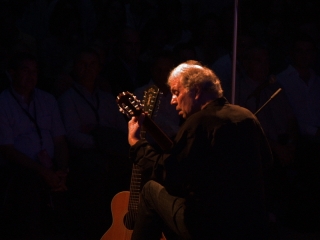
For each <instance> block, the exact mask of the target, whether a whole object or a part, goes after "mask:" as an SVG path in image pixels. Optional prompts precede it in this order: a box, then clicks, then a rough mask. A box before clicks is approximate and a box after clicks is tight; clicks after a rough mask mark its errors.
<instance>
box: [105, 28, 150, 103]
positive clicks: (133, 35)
mask: <svg viewBox="0 0 320 240" xmlns="http://www.w3.org/2000/svg"><path fill="white" fill-rule="evenodd" d="M116 47H117V49H116V57H115V59H113V60H111V62H109V63H108V64H107V66H106V69H105V71H104V73H103V75H104V76H105V78H106V79H107V81H108V82H109V83H110V86H111V91H112V94H113V95H114V96H115V97H116V96H118V94H119V93H121V92H123V91H129V92H133V91H134V89H136V88H137V87H141V86H143V85H144V84H146V83H147V82H148V81H149V76H150V73H149V71H148V68H149V67H148V66H147V65H146V63H144V62H142V61H141V60H140V59H139V57H140V53H141V51H140V34H139V33H138V32H137V31H136V30H134V29H132V28H125V29H123V30H122V32H121V34H120V36H119V40H118V43H117V46H116Z"/></svg>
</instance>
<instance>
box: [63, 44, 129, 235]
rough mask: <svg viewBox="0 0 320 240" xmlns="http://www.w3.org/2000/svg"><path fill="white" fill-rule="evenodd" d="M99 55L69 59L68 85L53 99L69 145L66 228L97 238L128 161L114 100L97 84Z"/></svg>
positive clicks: (125, 180)
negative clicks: (71, 61) (69, 221)
mask: <svg viewBox="0 0 320 240" xmlns="http://www.w3.org/2000/svg"><path fill="white" fill-rule="evenodd" d="M100 70H101V66H100V61H99V55H98V54H97V53H96V52H95V51H94V50H92V49H90V48H89V49H83V50H82V51H81V52H80V53H79V54H78V57H77V59H76V61H75V64H74V69H73V74H72V77H73V85H72V87H71V88H69V89H68V90H67V91H66V92H64V93H63V94H62V95H61V96H60V97H59V99H58V103H59V106H60V110H61V115H62V119H63V122H64V125H65V128H66V132H67V140H68V143H69V149H70V181H69V185H70V202H71V211H72V212H73V213H74V219H73V220H74V224H73V225H74V228H73V229H72V232H73V233H74V234H75V235H74V236H76V237H77V239H99V237H101V236H102V235H103V233H104V232H105V231H106V230H107V229H108V228H109V226H110V224H111V212H110V211H111V209H110V202H111V198H112V197H113V195H114V194H116V193H117V192H119V191H121V190H127V189H128V187H129V181H130V173H131V164H130V162H129V159H128V156H127V153H128V144H127V141H126V132H127V130H126V126H127V124H126V121H125V118H124V116H123V115H122V114H121V113H120V112H119V109H118V106H117V104H116V99H115V97H113V96H112V95H111V94H110V93H106V92H104V91H102V90H100V89H99V86H98V76H99V72H100Z"/></svg>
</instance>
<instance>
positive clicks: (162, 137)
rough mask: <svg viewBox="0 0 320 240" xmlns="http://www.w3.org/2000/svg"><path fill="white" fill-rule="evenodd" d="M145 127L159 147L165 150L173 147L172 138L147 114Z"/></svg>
mask: <svg viewBox="0 0 320 240" xmlns="http://www.w3.org/2000/svg"><path fill="white" fill-rule="evenodd" d="M143 127H144V129H145V131H146V132H148V133H149V134H150V135H151V136H152V137H153V139H154V140H155V141H156V143H157V144H158V145H159V147H160V148H161V149H162V150H163V151H167V150H169V149H171V147H172V145H173V142H172V140H171V139H170V138H169V137H168V136H167V135H166V134H165V133H164V132H163V131H162V130H161V129H160V128H159V127H158V125H157V124H156V123H155V122H154V121H153V120H152V119H151V118H150V117H149V116H148V115H146V116H145V119H144V122H143Z"/></svg>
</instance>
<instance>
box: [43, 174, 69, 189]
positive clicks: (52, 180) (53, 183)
mask: <svg viewBox="0 0 320 240" xmlns="http://www.w3.org/2000/svg"><path fill="white" fill-rule="evenodd" d="M41 176H42V177H43V178H44V180H45V182H46V183H47V184H48V186H49V187H50V188H51V191H54V192H58V191H59V192H63V191H66V190H68V189H67V187H66V185H65V184H66V177H67V173H64V172H62V171H57V172H55V171H52V170H51V169H45V170H43V171H41Z"/></svg>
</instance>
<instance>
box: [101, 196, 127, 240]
mask: <svg viewBox="0 0 320 240" xmlns="http://www.w3.org/2000/svg"><path fill="white" fill-rule="evenodd" d="M129 197H130V192H129V191H123V192H119V193H117V194H116V195H115V196H114V197H113V199H112V202H111V212H112V219H113V222H112V225H111V227H110V228H109V230H108V231H107V232H106V233H105V234H104V235H103V236H102V238H101V240H130V239H131V235H132V232H133V230H130V229H128V228H127V227H126V226H125V224H124V218H125V216H126V214H127V213H128V204H129Z"/></svg>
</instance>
